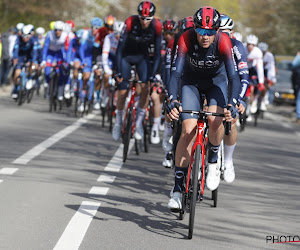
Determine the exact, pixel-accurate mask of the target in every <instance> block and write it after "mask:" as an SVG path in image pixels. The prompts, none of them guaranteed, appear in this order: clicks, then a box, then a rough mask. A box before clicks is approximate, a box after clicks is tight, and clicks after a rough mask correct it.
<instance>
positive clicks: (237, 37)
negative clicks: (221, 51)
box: [233, 32, 243, 42]
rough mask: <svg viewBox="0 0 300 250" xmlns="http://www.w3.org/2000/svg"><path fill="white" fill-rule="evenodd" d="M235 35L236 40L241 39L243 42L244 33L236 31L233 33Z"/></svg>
mask: <svg viewBox="0 0 300 250" xmlns="http://www.w3.org/2000/svg"><path fill="white" fill-rule="evenodd" d="M233 37H234V38H235V39H236V40H238V41H240V42H242V40H243V36H242V34H241V33H239V32H234V33H233Z"/></svg>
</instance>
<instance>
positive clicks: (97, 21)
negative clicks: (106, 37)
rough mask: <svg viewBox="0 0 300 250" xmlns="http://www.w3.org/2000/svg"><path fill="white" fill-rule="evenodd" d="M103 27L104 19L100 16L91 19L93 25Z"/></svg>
mask: <svg viewBox="0 0 300 250" xmlns="http://www.w3.org/2000/svg"><path fill="white" fill-rule="evenodd" d="M95 26H96V27H99V28H100V27H102V26H103V21H102V19H101V18H100V17H94V18H93V19H92V20H91V27H95Z"/></svg>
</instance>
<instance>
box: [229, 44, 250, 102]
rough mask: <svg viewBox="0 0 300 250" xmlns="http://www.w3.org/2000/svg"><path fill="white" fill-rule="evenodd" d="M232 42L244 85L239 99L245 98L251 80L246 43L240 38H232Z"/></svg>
mask: <svg viewBox="0 0 300 250" xmlns="http://www.w3.org/2000/svg"><path fill="white" fill-rule="evenodd" d="M231 43H232V46H233V53H234V58H235V60H236V64H237V66H238V72H239V76H240V81H241V85H242V86H241V91H240V95H239V100H243V98H244V96H245V94H246V91H247V88H248V85H249V81H250V77H249V69H248V63H247V52H246V50H245V47H244V45H243V44H242V43H241V42H240V41H239V40H236V39H234V38H231Z"/></svg>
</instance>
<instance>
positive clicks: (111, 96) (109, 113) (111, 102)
mask: <svg viewBox="0 0 300 250" xmlns="http://www.w3.org/2000/svg"><path fill="white" fill-rule="evenodd" d="M114 96H115V90H114V89H113V90H111V93H110V100H109V110H108V112H107V115H108V121H109V131H110V132H111V131H112V127H113V126H112V125H113V112H114Z"/></svg>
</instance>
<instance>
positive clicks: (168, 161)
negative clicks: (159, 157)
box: [162, 152, 173, 168]
mask: <svg viewBox="0 0 300 250" xmlns="http://www.w3.org/2000/svg"><path fill="white" fill-rule="evenodd" d="M162 165H163V166H164V167H166V168H171V167H172V165H173V156H172V152H169V153H166V154H165V157H164V160H163V162H162Z"/></svg>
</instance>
